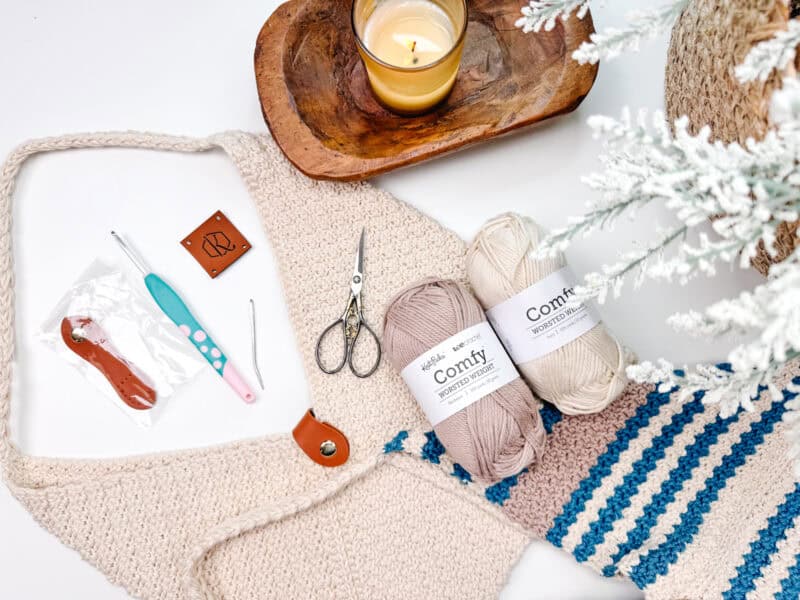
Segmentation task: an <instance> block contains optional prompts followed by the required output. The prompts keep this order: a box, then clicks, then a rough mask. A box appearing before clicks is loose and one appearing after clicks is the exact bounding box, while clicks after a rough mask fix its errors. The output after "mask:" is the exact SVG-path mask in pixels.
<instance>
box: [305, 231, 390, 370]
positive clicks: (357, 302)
mask: <svg viewBox="0 0 800 600" xmlns="http://www.w3.org/2000/svg"><path fill="white" fill-rule="evenodd" d="M363 285H364V230H363V229H362V230H361V238H360V239H359V241H358V250H357V251H356V266H355V269H353V277H352V279H351V280H350V298H349V299H348V301H347V308H345V310H344V314H343V315H342V316H341V317H339V318H338V319H337V320H335V321H334V322H333V323H331V324H330V325H328V326H327V327H326V328H325V330H324V331H323V332H322V335H320V336H319V339H318V340H317V348H316V356H317V365H318V366H319V368H320V369H321V370H322V371H323V372H324V373H327V374H328V375H333V374H334V373H338V372H339V371H341V370H342V369H343V368H344V365H345V364H347V365H349V366H350V370H351V371H352V372H353V375H355V376H356V377H360V378H362V379H364V378H366V377H369V376H370V375H372V374H373V373H374V372H375V371H376V370H377V368H378V365H379V364H380V362H381V343H380V340H378V336H377V335H375V332H374V331H372V328H371V327H370V326H369V325H367V322H366V321H364V315H363V313H362V312H361V287H362V286H363ZM338 325H341V326H342V334H343V337H344V353H343V354H342V361H341V362H340V363H339V364H338V365H336V366H335V367H333V368H332V369H328V368H327V367H326V366H325V365H324V364H322V357H321V353H322V344H323V341H324V340H325V337H326V336H327V335H328V334H329V333H330V332H331V331H333V330H334V329H335V328H336V327H337V326H338ZM362 327H363V328H364V329H366V330H367V332H368V333H369V334H370V335H371V336H372V339H373V340H374V341H375V346H376V348H377V350H378V352H377V356H376V358H375V362H374V363H373V364H372V367H370V369H369V370H368V371H367V372H366V373H359V372H358V371H357V370H356V368H355V367H354V366H353V351H354V349H355V345H356V340H358V336H359V335H360V334H361V328H362Z"/></svg>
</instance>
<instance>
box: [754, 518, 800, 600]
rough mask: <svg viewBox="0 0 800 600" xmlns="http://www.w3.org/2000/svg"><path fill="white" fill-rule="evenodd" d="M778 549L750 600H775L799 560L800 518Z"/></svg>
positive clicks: (757, 582) (757, 580)
mask: <svg viewBox="0 0 800 600" xmlns="http://www.w3.org/2000/svg"><path fill="white" fill-rule="evenodd" d="M777 547H778V549H777V551H776V552H775V554H773V555H772V561H771V562H770V564H768V565H767V566H766V567H764V569H763V571H762V572H761V577H759V578H758V579H756V582H755V583H756V589H755V590H753V591H752V592H750V593H749V594H748V595H747V597H748V599H749V600H761V599H762V598H774V597H775V595H776V594H777V593H778V592H779V591H780V590H781V581H782V580H783V579H784V578H786V577H787V576H788V575H789V567H791V566H792V565H793V564H794V563H795V561H796V560H797V553H798V552H800V516H798V517H796V518H795V520H794V523H793V525H792V527H790V528H789V530H787V532H786V539H783V540H781V541H780V542H778V546H777Z"/></svg>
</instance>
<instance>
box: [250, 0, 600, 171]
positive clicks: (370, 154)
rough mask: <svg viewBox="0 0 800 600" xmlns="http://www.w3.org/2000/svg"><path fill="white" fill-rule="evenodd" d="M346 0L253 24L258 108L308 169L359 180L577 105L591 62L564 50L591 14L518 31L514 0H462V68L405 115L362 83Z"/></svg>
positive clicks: (292, 9) (583, 34) (313, 1)
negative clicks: (425, 105) (416, 112)
mask: <svg viewBox="0 0 800 600" xmlns="http://www.w3.org/2000/svg"><path fill="white" fill-rule="evenodd" d="M351 2H352V0H326V1H323V0H290V1H289V2H286V3H285V4H283V5H281V6H280V7H279V8H278V9H277V10H276V11H275V12H274V13H273V14H272V16H270V18H269V19H268V20H267V22H266V23H265V24H264V26H263V27H262V29H261V32H260V33H259V36H258V41H257V42H256V49H255V72H256V83H257V86H258V94H259V97H260V99H261V108H262V111H263V113H264V119H265V120H266V122H267V125H268V126H269V129H270V131H271V132H272V135H273V137H274V138H275V140H276V142H277V143H278V145H279V146H280V148H281V149H282V150H283V152H284V153H285V154H286V156H287V157H288V158H289V160H290V161H291V162H292V163H293V164H294V165H295V166H296V167H297V168H298V169H300V170H301V171H302V172H303V173H305V174H306V175H308V176H310V177H314V178H317V179H339V180H358V179H366V178H368V177H372V176H374V175H378V174H380V173H385V172H387V171H391V170H392V169H396V168H398V167H403V166H406V165H410V164H412V163H416V162H419V161H423V160H427V159H429V158H432V157H434V156H438V155H440V154H444V153H446V152H451V151H453V150H457V149H459V148H462V147H464V146H466V145H468V144H474V143H476V142H480V141H482V140H486V139H489V138H493V137H495V136H498V135H502V134H504V133H507V132H509V131H512V130H514V129H518V128H520V127H524V126H526V125H530V124H532V123H536V122H538V121H542V120H544V119H549V118H551V117H554V116H556V115H560V114H563V113H567V112H570V111H572V110H574V109H575V108H576V107H577V106H578V105H579V104H580V103H581V101H582V100H583V99H584V98H585V97H586V94H588V93H589V90H590V89H591V88H592V85H593V84H594V80H595V77H596V76H597V66H596V65H594V66H592V65H579V64H578V63H577V62H575V61H574V60H573V59H572V58H571V55H572V52H573V51H574V50H575V49H576V48H577V47H578V46H579V45H580V44H581V42H584V41H586V40H587V39H588V38H589V35H590V34H591V33H592V32H593V31H594V27H593V24H592V18H591V15H588V14H587V15H586V16H585V17H584V18H583V19H582V20H581V19H578V18H577V17H575V16H573V17H571V18H570V19H569V20H568V21H567V22H566V23H562V22H561V21H559V22H558V24H557V25H556V27H555V28H554V29H553V30H552V31H548V32H541V33H538V34H536V33H528V34H524V33H522V31H521V30H519V29H518V28H516V27H515V26H514V22H515V21H516V20H517V18H519V16H520V7H521V6H522V5H523V4H524V2H523V1H522V0H468V2H469V25H468V27H467V36H466V40H465V44H464V56H463V59H462V62H461V69H460V71H459V74H458V78H457V80H456V84H455V87H454V88H453V91H452V93H451V94H450V96H449V97H448V98H447V99H446V100H445V101H444V102H443V103H442V104H441V105H439V107H438V108H436V109H434V110H433V111H432V112H430V113H427V114H425V115H422V116H417V117H402V116H398V115H395V114H393V113H391V112H389V111H388V110H386V109H385V108H383V107H382V106H381V105H380V104H378V102H377V101H376V100H375V98H374V96H373V94H372V91H371V90H370V88H369V83H368V81H367V77H366V72H365V71H364V65H363V64H362V62H361V58H360V57H359V55H358V51H357V50H356V43H355V40H354V37H353V31H352V28H351V25H350V8H351V6H352V4H351Z"/></svg>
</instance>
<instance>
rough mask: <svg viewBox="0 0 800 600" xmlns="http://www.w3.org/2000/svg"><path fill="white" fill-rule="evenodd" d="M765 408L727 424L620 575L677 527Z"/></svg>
mask: <svg viewBox="0 0 800 600" xmlns="http://www.w3.org/2000/svg"><path fill="white" fill-rule="evenodd" d="M769 404H770V402H769V400H768V399H766V398H762V399H761V400H759V401H757V402H755V403H754V408H755V409H756V410H755V411H754V412H752V413H748V412H742V413H741V414H740V415H739V418H738V419H737V421H736V422H735V423H732V424H731V426H730V429H729V430H728V433H726V434H725V435H722V436H720V439H719V440H718V441H717V443H716V444H714V445H713V446H712V447H711V448H710V449H709V452H708V456H706V457H704V458H703V459H702V460H701V461H700V464H699V465H698V466H697V468H696V469H695V470H694V472H693V473H692V478H691V479H689V480H688V481H686V482H684V484H683V488H682V489H681V490H680V491H679V492H678V493H677V494H675V499H674V500H673V501H672V503H671V504H670V505H669V506H668V507H667V510H666V511H665V512H664V514H662V515H661V516H660V517H659V518H658V521H657V522H656V525H655V527H653V529H652V530H651V532H650V535H649V536H648V539H647V542H645V543H644V544H643V545H642V547H641V548H639V549H638V550H635V551H633V552H631V553H630V554H629V555H628V556H626V557H625V558H623V559H622V560H621V561H620V563H619V565H620V571H621V572H623V573H628V572H630V569H631V568H632V567H633V566H634V565H636V564H638V562H639V557H640V556H641V555H642V554H644V553H645V552H646V551H647V550H648V549H650V548H655V547H657V546H658V545H659V544H661V542H663V541H664V540H665V539H666V534H667V533H669V532H670V531H672V528H673V527H674V526H675V524H676V523H678V521H679V520H680V516H681V514H682V513H683V511H684V510H686V505H687V504H689V502H691V501H692V500H693V499H694V498H695V496H697V493H698V492H699V491H700V490H701V489H702V488H703V487H705V486H704V482H705V480H706V479H708V478H709V477H710V476H711V474H712V472H713V471H714V468H715V467H717V466H718V465H719V464H720V463H722V459H723V457H725V456H726V455H728V454H729V453H730V450H731V446H733V445H734V444H735V443H736V442H738V441H739V439H740V438H741V436H742V434H743V433H744V432H746V431H747V430H749V429H750V426H751V425H752V423H753V422H754V421H755V420H756V419H758V418H759V416H760V413H761V412H762V411H764V410H765V409H766V408H767V407H768V406H769ZM706 410H707V411H708V412H709V414H711V415H715V414H717V409H716V407H713V406H709V407H707V408H706Z"/></svg>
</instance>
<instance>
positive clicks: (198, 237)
mask: <svg viewBox="0 0 800 600" xmlns="http://www.w3.org/2000/svg"><path fill="white" fill-rule="evenodd" d="M181 245H182V246H183V247H184V248H186V249H187V250H188V251H189V254H191V255H192V256H194V258H195V260H196V261H197V262H199V263H200V266H201V267H203V269H205V271H206V273H208V274H209V275H210V276H211V278H212V279H213V278H215V277H216V276H217V275H219V274H220V273H222V272H223V271H224V270H225V269H227V268H228V267H230V266H231V265H232V264H233V263H235V262H236V261H237V260H238V259H239V258H240V257H241V256H242V255H243V254H244V253H245V252H247V251H248V250H250V242H248V241H247V239H246V238H245V237H244V236H243V235H242V234H241V233H239V230H238V229H236V227H234V226H233V223H231V222H230V221H229V220H228V217H226V216H225V215H224V214H222V211H219V210H218V211H217V212H215V213H214V214H213V215H211V216H210V217H209V218H208V219H206V220H205V221H204V222H203V224H202V225H200V227H198V228H197V229H195V230H194V231H193V232H192V233H190V234H189V235H187V236H186V238H184V240H183V241H182V242H181Z"/></svg>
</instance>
